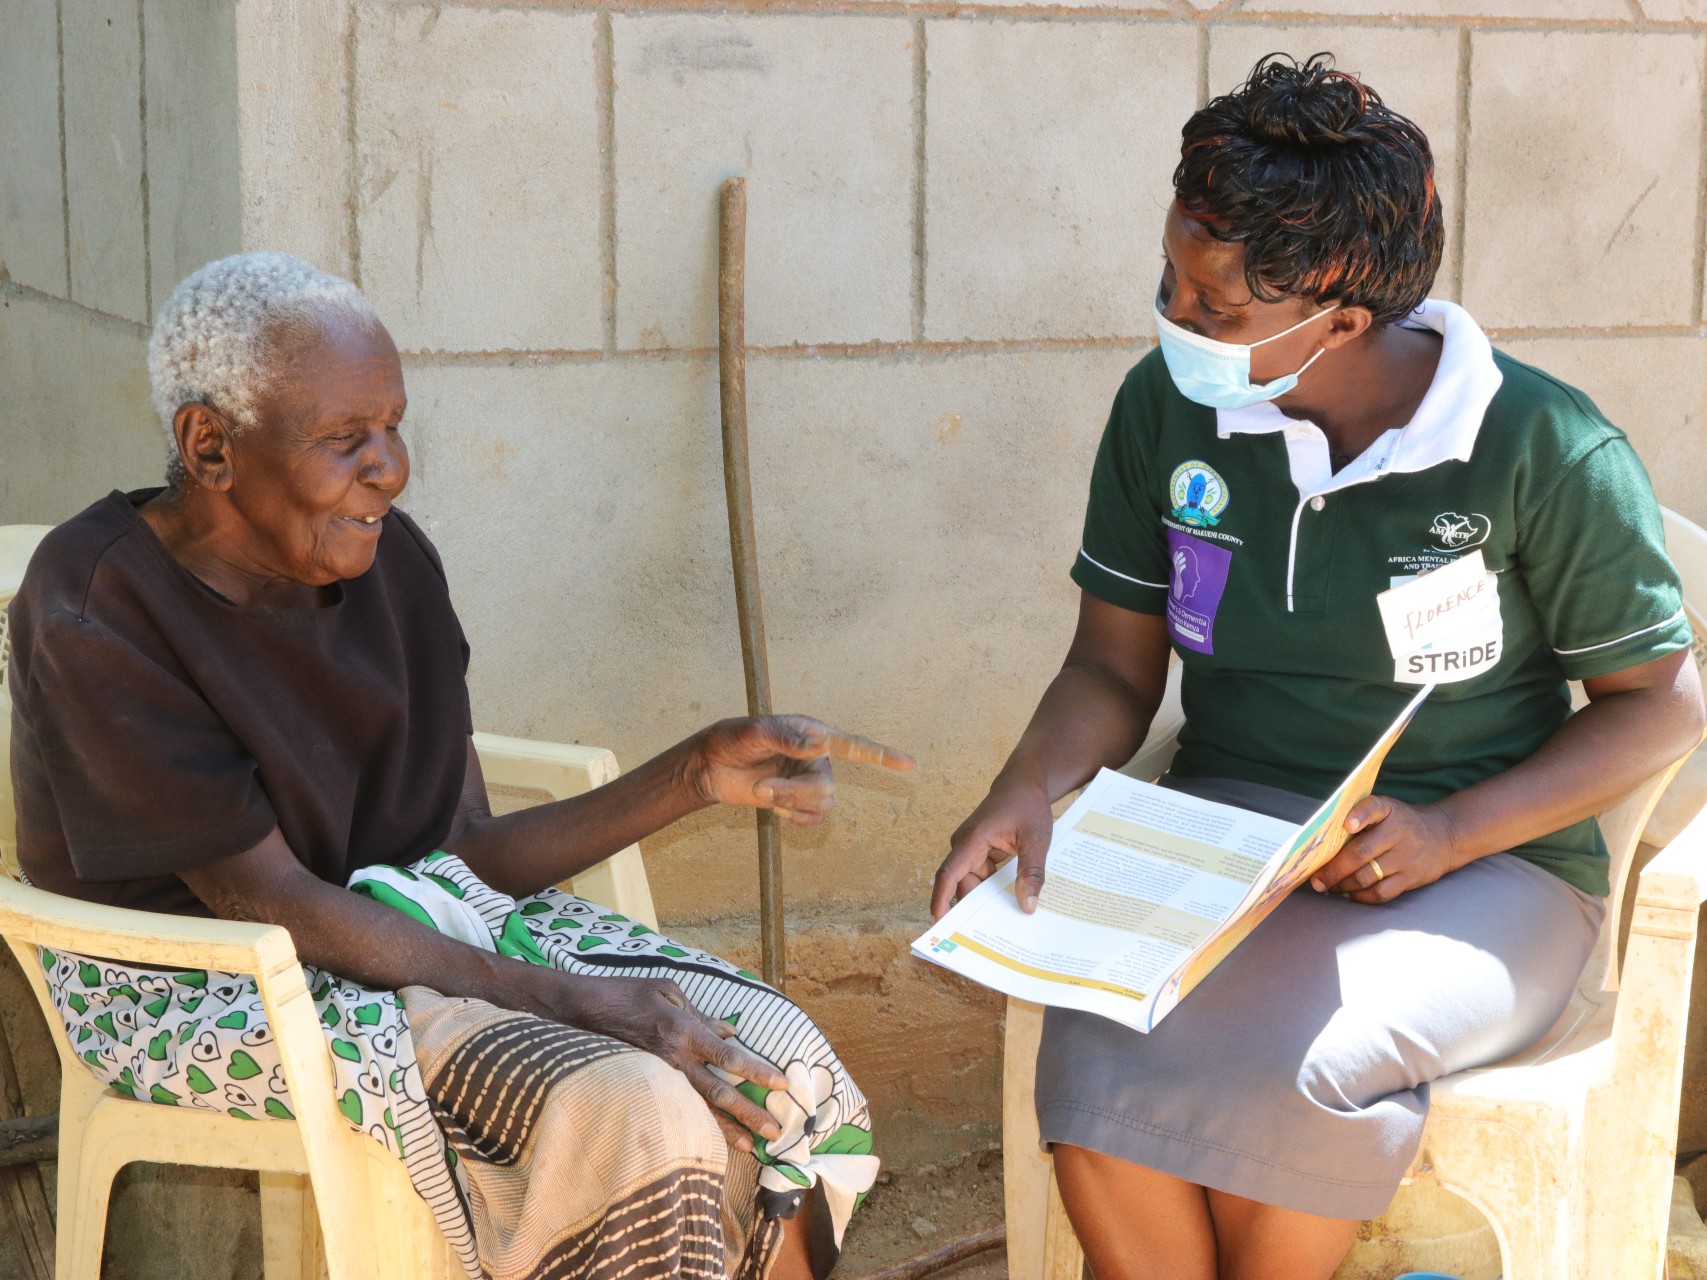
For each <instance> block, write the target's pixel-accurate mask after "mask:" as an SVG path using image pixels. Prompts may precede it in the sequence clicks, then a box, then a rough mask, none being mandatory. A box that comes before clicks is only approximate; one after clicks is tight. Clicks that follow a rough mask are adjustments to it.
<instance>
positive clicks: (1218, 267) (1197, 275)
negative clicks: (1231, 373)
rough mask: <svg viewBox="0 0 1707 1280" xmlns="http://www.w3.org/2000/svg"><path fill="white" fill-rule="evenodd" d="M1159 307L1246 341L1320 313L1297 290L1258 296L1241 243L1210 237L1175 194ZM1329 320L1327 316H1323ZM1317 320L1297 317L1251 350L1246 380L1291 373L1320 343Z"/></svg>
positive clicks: (1212, 334)
mask: <svg viewBox="0 0 1707 1280" xmlns="http://www.w3.org/2000/svg"><path fill="white" fill-rule="evenodd" d="M1157 305H1158V306H1159V307H1160V308H1161V311H1162V314H1163V315H1164V316H1166V317H1167V318H1168V319H1169V320H1170V321H1172V322H1173V323H1174V324H1177V325H1179V326H1180V328H1182V329H1189V330H1191V332H1193V333H1199V334H1202V335H1203V336H1204V337H1206V338H1213V339H1214V340H1215V341H1217V342H1234V343H1238V344H1240V345H1241V346H1249V345H1250V344H1252V343H1255V342H1262V340H1263V339H1264V338H1272V337H1274V335H1275V334H1277V333H1285V331H1286V330H1287V329H1289V328H1291V327H1292V326H1293V325H1296V324H1298V323H1299V322H1300V321H1304V320H1308V319H1310V318H1311V317H1312V316H1314V315H1317V314H1319V313H1320V309H1319V308H1318V307H1316V306H1314V305H1313V304H1311V303H1309V302H1307V301H1305V300H1304V299H1302V298H1283V299H1281V300H1280V301H1279V302H1262V301H1260V300H1258V299H1257V298H1255V297H1253V296H1252V294H1251V290H1250V286H1249V285H1248V284H1247V283H1246V282H1245V250H1244V246H1242V245H1240V244H1238V243H1236V242H1233V241H1226V240H1217V239H1215V238H1214V237H1213V236H1211V235H1210V234H1209V232H1208V231H1206V230H1205V229H1204V227H1203V224H1202V223H1200V222H1197V221H1195V220H1193V219H1192V218H1190V217H1188V216H1187V215H1186V214H1185V213H1184V212H1183V211H1182V210H1181V209H1180V207H1179V203H1178V202H1177V201H1176V202H1175V203H1174V204H1172V205H1171V206H1169V208H1168V217H1167V221H1166V222H1165V223H1164V224H1163V227H1162V282H1161V288H1160V291H1159V292H1158V295H1157ZM1326 323H1331V322H1326ZM1321 329H1322V326H1321V325H1305V326H1304V327H1303V328H1302V329H1299V330H1298V331H1297V332H1296V333H1288V334H1286V336H1285V337H1283V338H1279V339H1277V340H1276V341H1274V342H1268V343H1264V344H1263V345H1262V346H1260V347H1254V348H1253V349H1252V351H1251V381H1252V382H1254V383H1263V382H1272V381H1273V380H1274V379H1276V378H1281V377H1284V376H1286V375H1287V374H1289V373H1296V372H1297V371H1298V370H1299V369H1301V368H1302V367H1303V366H1304V362H1305V361H1307V360H1309V359H1310V357H1311V356H1313V355H1315V354H1316V353H1317V352H1318V351H1320V350H1321V348H1322V337H1323V334H1322V332H1321Z"/></svg>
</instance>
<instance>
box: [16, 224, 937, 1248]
mask: <svg viewBox="0 0 1707 1280" xmlns="http://www.w3.org/2000/svg"><path fill="white" fill-rule="evenodd" d="M149 371H150V375H151V378H152V383H153V393H154V401H155V405H156V407H157V409H158V410H159V413H160V416H161V418H162V420H163V421H164V423H165V425H166V428H167V431H168V433H169V436H170V441H171V446H170V464H169V471H168V483H167V485H166V487H165V488H164V489H154V490H147V491H143V492H138V493H133V494H123V493H116V492H115V493H113V494H111V495H110V496H108V497H107V498H104V499H102V500H101V501H100V502H97V503H96V504H95V505H93V506H92V507H90V508H89V509H88V510H86V511H84V512H83V513H82V514H80V515H78V516H76V517H75V518H73V519H71V520H69V521H67V522H66V523H65V524H63V525H61V526H60V527H59V528H57V529H55V530H54V531H53V532H52V533H50V534H49V535H48V537H47V538H46V540H45V541H44V542H43V543H42V545H41V548H40V550H39V551H38V552H37V554H36V556H35V558H34V560H33V561H32V562H31V565H30V568H29V572H28V574H27V575H26V578H25V580H24V584H23V587H22V589H21V591H20V593H19V595H18V597H17V599H16V601H15V602H14V603H13V605H12V612H11V634H12V640H13V646H14V648H13V658H12V666H11V679H12V690H13V696H14V699H15V703H14V712H13V735H14V740H13V752H12V760H13V769H14V772H15V778H16V784H17V797H18V811H19V829H18V835H19V852H20V858H21V861H22V863H23V867H24V870H25V872H26V874H27V875H28V876H29V878H30V879H31V880H32V881H33V882H35V883H36V884H38V885H40V886H43V887H45V888H47V889H51V890H53V891H56V892H59V893H65V894H70V895H73V896H76V897H80V898H86V899H89V900H92V901H97V902H104V903H116V904H120V905H124V906H129V907H139V908H143V909H147V910H152V911H165V912H174V913H183V914H198V913H199V914H213V915H217V916H220V917H224V918H227V919H238V920H258V921H266V922H269V923H273V924H278V925H283V926H284V927H286V928H287V929H289V930H290V933H291V936H292V938H293V940H294V941H295V944H296V949H297V953H298V955H299V956H300V957H301V958H302V959H303V961H304V962H305V964H306V965H307V967H308V972H309V976H310V986H311V989H312V991H313V995H314V998H315V1001H316V1003H317V1005H318V1007H319V1008H320V1010H321V1013H322V1017H323V1022H324V1024H325V1027H326V1032H327V1039H328V1045H329V1048H330V1050H331V1054H332V1061H333V1064H334V1067H335V1069H336V1072H337V1089H338V1093H339V1096H340V1106H341V1109H342V1110H343V1111H344V1114H345V1115H346V1116H347V1117H348V1119H349V1121H350V1123H351V1124H352V1125H354V1126H355V1127H357V1128H358V1129H361V1130H364V1131H367V1132H370V1133H372V1134H373V1135H374V1136H375V1137H376V1138H377V1139H379V1140H380V1141H382V1142H384V1143H386V1144H387V1145H388V1146H390V1147H391V1148H392V1149H393V1150H394V1151H396V1152H397V1153H398V1154H399V1155H400V1156H402V1157H403V1158H404V1159H405V1161H406V1162H407V1165H408V1168H409V1171H410V1175H411V1177H412V1179H413V1181H414V1183H415V1186H416V1188H417V1189H418V1190H419V1191H420V1192H421V1194H422V1195H423V1197H424V1198H426V1199H427V1201H428V1202H429V1203H430V1204H431V1205H432V1207H433V1209H434V1211H435V1213H436V1214H437V1216H438V1220H439V1221H440V1223H441V1225H442V1226H443V1227H444V1228H445V1231H446V1234H447V1237H448V1238H449V1239H450V1241H451V1242H452V1243H453V1245H455V1246H456V1248H457V1250H458V1252H459V1254H460V1256H461V1258H462V1260H463V1263H464V1265H465V1266H466V1268H467V1270H468V1273H469V1275H470V1276H471V1277H478V1276H480V1275H481V1274H482V1272H483V1271H484V1273H485V1274H487V1275H490V1276H493V1277H510V1276H516V1277H520V1276H532V1275H541V1274H547V1273H549V1274H550V1275H553V1276H576V1277H595V1276H600V1277H602V1276H616V1275H619V1274H620V1275H633V1276H637V1277H664V1276H675V1275H688V1276H694V1277H701V1276H703V1277H720V1276H723V1275H724V1274H726V1273H727V1274H731V1275H734V1274H739V1275H741V1276H752V1277H758V1276H762V1275H764V1274H766V1273H767V1272H768V1271H771V1269H772V1267H773V1264H774V1267H775V1268H776V1269H775V1272H774V1274H776V1275H777V1276H778V1277H782V1276H785V1275H786V1276H789V1277H802V1276H806V1275H808V1274H811V1275H816V1276H822V1275H824V1274H825V1273H826V1272H827V1271H828V1270H829V1268H830V1266H831V1265H832V1264H833V1262H834V1260H835V1258H836V1255H837V1252H838V1250H839V1247H840V1243H841V1239H842V1231H843V1228H844V1227H845V1225H846V1223H847V1220H848V1215H849V1213H850V1212H851V1211H852V1208H853V1207H854V1204H855V1203H856V1201H857V1199H858V1198H859V1196H860V1195H861V1193H863V1192H864V1191H866V1190H867V1189H868V1188H869V1187H870V1186H871V1184H872V1180H873V1178H874V1177H875V1175H876V1170H877V1161H876V1159H875V1157H873V1156H872V1155H870V1150H871V1143H870V1134H869V1119H868V1114H867V1109H866V1106H865V1101H864V1098H863V1097H862V1096H861V1094H860V1092H859V1090H858V1088H856V1087H855V1085H854V1083H853V1082H852V1081H851V1080H850V1079H849V1078H848V1076H847V1073H846V1072H845V1071H844V1070H843V1068H842V1065H841V1063H840V1061H839V1060H838V1059H837V1057H836V1056H835V1054H834V1052H833V1051H832V1050H831V1048H830V1047H829V1045H828V1044H827V1043H826V1042H825V1040H824V1037H823V1036H822V1034H821V1033H820V1032H819V1031H818V1029H817V1028H816V1027H815V1026H814V1025H813V1024H812V1022H811V1021H810V1019H809V1018H807V1017H806V1015H805V1014H803V1013H802V1012H801V1011H800V1010H799V1009H797V1008H796V1007H795V1006H793V1005H792V1004H790V1003H789V1002H787V1001H786V1000H785V999H783V998H782V997H781V996H780V995H778V994H777V993H776V992H774V991H772V990H771V989H769V988H767V987H765V986H764V985H763V984H762V983H760V982H759V981H757V980H756V979H755V978H754V977H753V976H752V975H751V974H749V973H745V972H743V971H741V970H739V969H737V968H736V967H735V966H733V965H731V964H729V963H727V962H725V961H723V960H720V959H718V958H716V957H714V956H710V955H707V954H705V953H703V952H701V951H699V950H697V949H696V948H693V947H690V946H687V945H685V944H680V943H675V942H672V941H670V940H669V939H668V938H665V937H663V936H660V935H658V934H656V933H653V932H652V931H651V930H649V929H647V928H646V927H645V926H643V925H641V924H638V923H636V922H634V921H631V920H627V919H625V918H623V917H622V916H619V915H616V914H614V913H612V912H609V911H607V910H605V909H604V908H602V907H599V906H596V905H594V904H592V903H589V902H585V901H583V900H581V899H579V898H575V897H571V896H570V895H568V894H565V893H563V892H561V891H559V890H557V889H554V888H552V887H551V886H552V885H554V884H555V883H557V882H559V881H562V880H565V879H568V878H570V877H572V876H574V875H575V873H576V872H577V871H580V870H582V869H584V868H586V867H589V866H591V865H593V864H595V863H597V862H599V861H600V860H602V859H604V858H605V857H607V856H609V855H610V854H612V853H614V852H616V851H617V850H619V849H622V848H623V847H625V846H627V845H628V844H630V843H632V842H633V841H635V840H638V839H641V838H643V837H646V836H648V835H650V834H652V833H653V832H656V831H658V830H659V829H661V828H663V827H665V826H667V825H668V824H670V823H671V822H674V821H675V820H676V819H678V818H680V817H682V816H683V815H685V814H687V813H691V812H693V811H694V810H696V809H700V808H703V807H704V806H706V805H710V804H718V803H722V804H733V805H748V806H766V807H771V808H774V809H775V810H777V811H778V813H779V814H781V815H783V816H786V817H787V818H789V819H790V820H792V821H794V822H797V823H814V822H818V821H820V820H821V819H822V818H823V817H824V814H825V812H826V811H827V810H828V808H829V807H830V803H831V798H832V784H831V777H830V769H829V759H830V758H831V757H835V758H841V759H847V760H856V761H863V762H868V763H875V764H880V765H886V766H888V767H890V768H902V769H904V768H909V767H911V761H910V760H908V759H907V758H906V757H905V756H903V755H901V754H899V753H896V752H893V751H888V750H885V749H884V748H882V747H880V746H878V745H877V744H875V743H871V742H867V741H865V740H863V739H859V738H853V737H849V736H847V735H844V734H841V733H838V732H836V731H834V730H831V729H828V728H827V727H826V726H824V725H822V724H820V723H818V722H817V721H814V720H810V719H807V718H804V717H767V718H760V719H744V720H726V721H723V722H721V723H718V724H714V725H712V726H710V727H709V728H707V729H704V730H701V731H700V732H699V733H696V734H694V735H693V736H692V737H690V738H688V739H687V740H686V741H684V742H682V743H680V744H679V745H677V746H675V747H672V748H671V749H670V750H668V751H666V752H664V753H663V754H662V755H660V756H658V757H657V758H656V759H653V760H651V761H648V762H647V763H646V764H643V765H641V766H640V767H639V768H638V769H635V770H633V771H632V772H630V773H628V774H626V775H625V776H623V777H622V778H620V779H618V780H617V781H615V782H612V783H610V784H609V785H607V786H604V787H602V788H600V789H598V790H596V791H594V792H592V793H590V794H588V795H585V796H580V797H577V798H575V799H572V800H565V801H561V802H558V803H555V804H547V805H541V806H538V807H535V808H532V809H527V810H525V811H522V812H519V813H513V814H509V815H506V816H502V817H497V816H493V814H492V813H491V811H490V809H489V808H488V805H487V798H486V790H485V786H484V785H483V783H482V781H481V775H480V765H479V761H478V760H477V758H476V756H475V753H474V751H473V750H472V749H471V745H470V737H469V735H470V732H471V730H472V727H473V722H472V719H471V715H470V710H469V700H468V691H467V686H466V683H465V680H464V671H465V668H466V665H467V659H468V647H467V644H466V643H465V641H464V639H463V634H462V630H461V628H460V627H459V625H458V623H457V617H456V613H455V611H454V609H453V608H452V607H451V599H450V593H449V591H448V589H447V586H446V581H445V573H444V569H443V567H442V566H441V564H440V562H439V558H438V555H437V554H436V553H435V551H434V550H433V547H432V544H431V543H430V542H429V541H428V540H427V538H426V537H425V535H423V534H422V532H421V530H420V529H419V528H418V527H417V526H416V525H415V524H414V523H413V522H412V521H411V520H410V519H409V517H408V516H406V515H405V514H403V512H402V511H400V510H398V509H397V507H396V506H395V505H394V503H395V502H396V501H397V499H398V497H399V495H400V494H401V493H402V492H403V489H404V486H405V485H406V484H407V482H408V479H409V454H408V449H407V448H406V447H405V444H404V434H403V417H404V389H403V375H402V370H401V367H400V364H399V361H398V356H397V351H396V348H395V347H394V346H393V345H392V341H391V338H390V337H389V336H388V335H387V333H386V330H385V327H384V326H383V325H382V324H381V323H380V322H379V319H378V317H377V316H376V315H375V314H374V312H373V310H372V309H371V308H370V307H369V306H368V304H367V303H366V301H365V300H364V299H363V298H362V297H361V295H360V294H359V293H358V292H357V291H356V289H355V288H354V287H353V286H352V285H350V284H348V283H347V282H345V281H343V280H339V279H336V278H334V277H331V276H328V275H326V274H324V273H322V272H319V271H317V270H315V269H313V268H312V267H310V266H308V265H307V264H306V263H303V262H301V261H299V260H297V259H295V258H292V257H289V256H287V255H284V254H277V253H252V254H244V255H240V256H237V257H232V258H227V259H225V260H223V261H220V262H215V263H213V264H211V265H209V266H207V267H204V268H203V269H202V270H200V271H198V272H196V273H195V274H194V275H193V276H191V277H190V278H189V279H187V280H185V281H184V282H183V284H181V285H180V286H179V287H178V289H177V291H176V292H175V293H174V294H173V295H172V297H171V298H170V299H169V300H168V301H167V303H166V305H165V307H164V308H163V309H162V310H161V313H160V316H159V319H158V320H157V321H156V323H155V327H154V332H153V336H152V339H151V341H150V347H149ZM352 889H353V890H354V892H351V890H352ZM44 959H45V960H46V962H47V966H48V970H49V977H50V984H51V985H52V987H53V989H54V991H55V993H56V999H57V1003H58V1005H59V1008H60V1011H61V1013H62V1014H63V1016H64V1017H65V1019H66V1022H67V1024H68V1026H69V1027H70V1028H71V1030H72V1034H73V1036H74V1039H75V1042H76V1044H77V1045H78V1048H79V1050H80V1051H81V1052H82V1053H83V1055H84V1057H85V1058H86V1059H87V1061H88V1062H89V1065H90V1067H91V1068H92V1069H93V1070H94V1071H95V1072H96V1073H97V1074H98V1075H99V1076H100V1077H101V1078H102V1079H103V1080H105V1081H107V1082H108V1083H109V1084H111V1085H112V1087H113V1088H115V1089H117V1090H119V1091H121V1092H124V1093H127V1094H130V1095H132V1096H135V1097H138V1098H151V1099H152V1100H153V1101H155V1102H159V1103H167V1104H172V1105H178V1106H184V1107H200V1108H215V1109H218V1110H220V1111H225V1112H229V1113H230V1114H232V1115H238V1116H246V1117H253V1118H256V1119H264V1118H265V1117H267V1116H288V1115H289V1114H290V1101H289V1098H288V1096H287V1095H286V1093H285V1091H284V1087H283V1081H282V1075H281V1073H280V1071H279V1069H278V1066H277V1060H276V1057H275V1056H273V1055H272V1054H271V1052H270V1049H271V1045H270V1040H269V1036H268V1031H267V1026H266V1015H265V1011H264V1010H263V1009H262V1007H261V1004H260V1002H259V1000H258V998H257V997H256V993H255V990H254V986H253V984H252V982H245V981H243V980H241V979H238V978H235V977H233V976H232V975H229V974H207V973H183V972H165V973H162V972H155V971H149V970H142V969H134V968H128V967H125V966H116V965H113V964H110V963H107V962H105V961H100V960H95V959H90V958H88V957H77V956H48V957H44Z"/></svg>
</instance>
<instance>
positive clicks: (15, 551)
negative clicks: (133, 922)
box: [0, 524, 53, 880]
mask: <svg viewBox="0 0 1707 1280" xmlns="http://www.w3.org/2000/svg"><path fill="white" fill-rule="evenodd" d="M52 527H53V526H52V525H46V524H12V525H0V872H4V873H5V874H6V875H9V876H11V877H12V878H13V879H14V880H15V879H17V877H18V815H17V810H16V808H15V805H14V802H13V800H12V694H11V690H10V688H9V686H8V684H7V673H8V671H9V670H10V668H11V659H12V644H11V637H10V634H9V624H8V622H7V617H6V606H7V605H9V604H11V603H12V597H13V596H15V595H17V594H18V585H19V584H20V583H21V582H23V580H24V570H25V569H26V568H27V567H28V566H29V563H30V557H31V556H32V555H34V554H35V550H36V547H37V545H38V544H39V543H40V542H41V540H42V539H43V538H44V537H46V536H47V532H48V530H49V529H51V528H52Z"/></svg>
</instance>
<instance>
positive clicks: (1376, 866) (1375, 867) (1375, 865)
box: [1369, 858, 1387, 881]
mask: <svg viewBox="0 0 1707 1280" xmlns="http://www.w3.org/2000/svg"><path fill="white" fill-rule="evenodd" d="M1369 869H1370V870H1371V871H1373V872H1374V873H1375V878H1376V880H1378V881H1379V880H1385V879H1386V878H1387V873H1386V872H1385V871H1383V870H1381V864H1380V862H1378V861H1376V860H1375V859H1374V858H1371V859H1370V860H1369Z"/></svg>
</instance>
